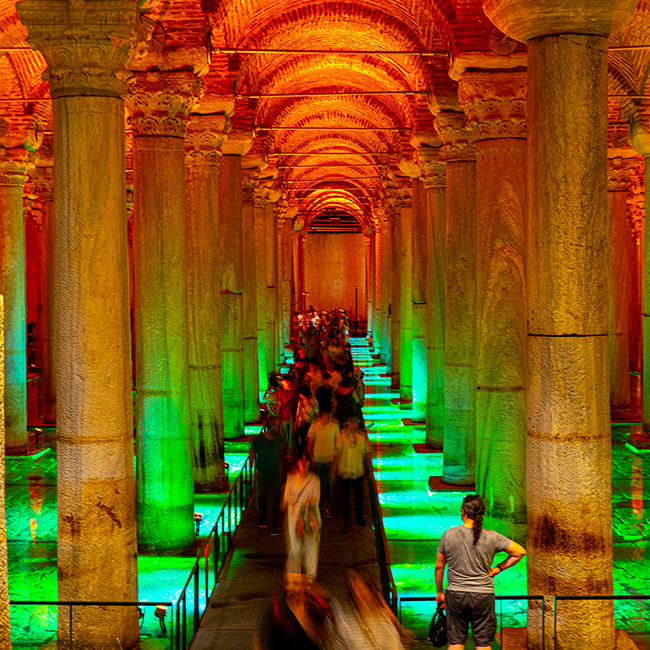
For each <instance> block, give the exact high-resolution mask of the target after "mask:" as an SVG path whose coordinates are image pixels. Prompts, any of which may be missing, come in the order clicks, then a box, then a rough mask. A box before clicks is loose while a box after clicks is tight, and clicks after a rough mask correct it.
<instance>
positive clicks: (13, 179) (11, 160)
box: [0, 147, 35, 187]
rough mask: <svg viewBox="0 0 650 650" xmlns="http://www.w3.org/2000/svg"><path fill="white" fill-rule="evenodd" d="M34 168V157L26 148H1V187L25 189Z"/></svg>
mask: <svg viewBox="0 0 650 650" xmlns="http://www.w3.org/2000/svg"><path fill="white" fill-rule="evenodd" d="M34 167H35V164H34V155H33V154H32V153H31V152H30V151H28V150H27V149H25V148H24V147H16V148H14V149H3V148H0V185H3V186H5V187H7V186H10V187H23V186H24V185H25V181H26V180H27V174H28V173H29V172H30V171H31V170H32V169H34Z"/></svg>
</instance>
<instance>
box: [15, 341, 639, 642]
mask: <svg viewBox="0 0 650 650" xmlns="http://www.w3.org/2000/svg"><path fill="white" fill-rule="evenodd" d="M353 353H354V356H355V359H356V363H357V365H360V366H361V367H362V368H363V371H364V373H366V377H365V379H364V381H366V385H367V394H366V406H365V408H364V413H365V418H366V421H367V423H368V424H369V425H371V426H370V428H369V437H370V440H371V442H372V446H373V455H374V460H373V465H374V469H375V476H376V480H377V486H378V490H379V493H380V502H381V505H382V512H383V517H384V525H385V529H386V535H387V538H388V542H389V551H390V556H391V565H392V571H393V576H394V579H395V582H396V585H397V589H398V592H399V594H400V595H401V596H429V595H430V596H433V595H435V594H434V591H435V587H434V584H433V567H434V563H435V555H436V548H437V545H438V541H439V539H440V537H441V536H442V534H443V532H444V531H445V530H446V529H447V528H449V527H451V526H456V525H459V524H460V519H459V506H460V502H461V500H462V497H463V495H464V492H462V491H452V490H449V491H437V492H433V491H431V490H430V489H429V486H428V479H429V477H430V476H441V475H442V455H441V454H440V453H423V454H420V453H416V452H415V451H414V449H413V443H414V442H424V430H423V429H422V428H419V429H418V428H415V429H414V428H413V427H411V426H405V425H404V424H403V422H402V419H403V418H409V417H411V412H410V411H409V410H404V409H399V408H398V406H397V405H394V404H391V402H390V400H391V399H394V398H396V397H398V396H399V392H398V391H395V390H391V389H390V386H389V382H390V379H389V378H387V377H380V376H379V375H380V374H382V373H385V367H383V366H373V365H372V363H373V361H372V360H371V359H370V356H369V353H368V351H367V349H365V348H362V347H355V348H354V349H353ZM630 430H631V427H630V426H619V425H616V426H613V428H612V458H613V467H612V469H613V497H612V505H613V534H614V593H617V594H626V593H638V594H642V593H645V594H648V593H650V563H648V562H646V561H645V555H646V547H647V545H648V542H647V540H648V538H649V534H650V520H649V519H648V517H647V516H646V509H647V508H648V505H649V504H650V495H649V494H648V492H649V490H650V476H649V474H650V455H648V454H645V455H644V454H639V453H636V452H634V450H633V449H632V448H630V447H626V445H625V442H626V440H627V436H628V434H629V432H630ZM257 432H258V428H257V427H246V433H247V434H254V433H257ZM41 444H42V445H44V446H47V447H49V451H47V453H45V454H43V455H41V456H40V457H38V458H25V459H7V461H6V490H7V496H6V509H7V536H8V541H9V544H8V549H9V589H10V597H11V598H12V599H29V600H46V599H51V600H56V597H57V584H56V535H57V521H56V442H55V439H54V435H53V431H51V430H49V431H48V430H45V431H44V433H43V435H42V436H41ZM248 447H249V443H248V442H245V441H229V442H226V460H227V461H228V462H229V463H230V466H229V476H230V479H231V480H232V479H233V478H234V477H235V476H237V474H238V473H239V471H240V470H241V467H242V465H243V463H244V460H245V458H246V455H247V453H248ZM224 499H225V496H224V495H205V494H197V495H195V507H194V511H195V512H200V513H202V516H203V521H202V523H201V528H200V533H199V535H200V536H204V535H206V534H207V533H208V532H209V530H210V529H211V528H212V527H213V525H214V523H215V521H216V518H217V516H218V514H219V512H220V510H221V506H222V504H223V502H224ZM193 562H194V560H193V558H180V557H167V556H166V557H155V556H148V557H140V558H139V559H138V570H139V578H138V583H139V599H140V600H143V601H150V602H155V601H160V600H172V601H173V600H175V599H176V598H177V597H178V594H179V593H180V591H181V589H182V586H183V584H184V582H185V580H186V579H187V576H188V575H189V572H190V568H191V566H192V564H193ZM497 593H498V594H502V595H516V594H525V593H526V563H525V561H522V562H520V563H519V564H518V565H516V566H515V567H514V568H512V569H509V570H508V572H507V573H505V574H504V575H503V576H502V577H500V578H498V583H497ZM200 596H201V597H204V594H203V592H201V594H200ZM188 607H189V608H190V610H191V608H192V601H191V599H190V600H188ZM648 607H650V602H649V603H648V604H634V603H617V604H616V607H615V611H616V621H617V627H619V628H623V629H627V630H628V631H630V632H631V633H632V635H633V638H634V639H635V641H636V642H637V644H638V646H639V648H641V649H642V650H648V649H650V642H648V641H646V637H647V636H650V634H649V632H648V630H647V629H646V627H645V623H644V617H645V618H646V619H647V618H650V617H648V616H647V614H646V610H647V609H648ZM500 609H501V612H499V610H500ZM497 611H498V613H500V614H502V621H503V625H505V626H523V625H525V621H526V605H525V603H524V602H512V601H509V602H506V603H503V605H502V608H499V607H498V609H497ZM432 613H433V605H432V604H430V603H417V604H414V603H404V604H403V607H402V617H403V622H404V624H405V625H406V626H407V627H410V628H411V629H413V630H414V631H415V632H416V634H417V635H418V637H419V638H423V637H425V636H426V629H427V627H428V623H429V621H430V618H431V615H432ZM55 632H56V611H55V608H53V607H29V608H27V607H13V608H12V637H13V641H14V645H15V646H16V647H23V648H31V647H33V648H36V647H38V646H39V645H42V644H43V643H44V642H45V641H46V640H48V639H49V638H52V637H53V636H54V635H55ZM142 632H143V635H145V636H147V635H148V636H156V635H157V634H159V627H158V621H157V620H156V619H155V618H154V616H153V611H148V612H147V613H146V614H145V619H144V624H143V626H142ZM421 647H424V646H421ZM468 648H469V645H468Z"/></svg>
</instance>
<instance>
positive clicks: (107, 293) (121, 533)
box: [17, 0, 139, 650]
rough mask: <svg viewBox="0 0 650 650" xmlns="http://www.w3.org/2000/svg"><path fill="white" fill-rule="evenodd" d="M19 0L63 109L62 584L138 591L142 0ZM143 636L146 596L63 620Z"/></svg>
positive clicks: (75, 591)
mask: <svg viewBox="0 0 650 650" xmlns="http://www.w3.org/2000/svg"><path fill="white" fill-rule="evenodd" d="M17 9H18V12H19V16H20V18H21V21H22V23H23V24H24V25H25V26H26V27H27V29H28V31H29V37H28V40H29V42H30V44H31V45H32V47H34V48H37V49H39V50H40V51H41V52H42V53H43V55H44V57H45V60H46V62H47V65H48V67H47V71H46V73H45V76H46V78H47V79H49V82H50V93H51V95H52V109H53V114H54V129H53V130H54V181H55V182H54V211H55V216H56V218H55V224H54V249H55V253H56V255H55V258H54V295H55V298H56V303H55V306H54V308H55V316H54V317H55V325H56V342H57V360H56V376H57V387H58V395H57V397H58V399H57V406H58V409H57V456H58V480H57V484H58V485H57V492H58V497H57V499H58V559H57V562H58V596H59V598H60V599H61V600H111V601H132V600H137V597H138V589H137V570H136V551H137V549H136V520H135V500H134V494H135V484H134V475H133V402H132V397H131V389H132V384H131V354H130V342H131V336H130V327H129V298H128V263H127V240H126V202H125V197H126V187H125V183H126V181H125V178H126V174H125V151H124V101H123V99H122V97H123V94H124V91H125V88H124V82H123V79H125V77H126V66H127V65H128V62H129V60H130V57H131V56H132V46H133V44H134V40H135V34H134V28H133V26H134V25H135V21H136V7H135V4H134V3H133V2H130V1H125V2H120V1H119V0H118V1H116V2H114V3H111V4H110V5H109V6H106V3H104V2H100V1H98V0H87V1H86V2H85V3H84V6H83V7H81V8H80V7H79V6H78V5H71V4H70V3H69V2H66V1H64V0H60V1H59V0H55V1H53V2H48V3H47V4H46V5H43V3H41V2H40V1H39V0H25V1H24V2H20V3H19V4H18V6H17ZM70 188H74V191H70ZM107 540H110V543H107ZM70 620H71V622H72V630H70ZM138 636H139V629H138V615H137V610H136V608H122V607H119V608H118V607H115V608H109V609H106V608H92V607H77V608H75V609H74V610H73V612H72V619H70V617H69V612H68V611H67V609H66V610H62V611H61V616H60V618H59V624H58V648H60V649H62V648H63V649H66V650H67V649H69V648H71V647H74V648H77V647H79V645H81V644H83V647H84V648H88V649H89V650H106V649H108V648H110V649H115V650H117V649H120V650H130V649H132V648H136V647H137V646H138V644H139V639H138ZM70 639H71V640H72V644H70V641H69V640H70Z"/></svg>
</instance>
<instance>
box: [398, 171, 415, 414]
mask: <svg viewBox="0 0 650 650" xmlns="http://www.w3.org/2000/svg"><path fill="white" fill-rule="evenodd" d="M409 185H411V183H410V182H409ZM409 189H410V188H409ZM405 194H406V193H405ZM408 194H409V195H408V196H404V198H403V200H402V207H401V209H400V233H401V241H400V253H401V255H400V259H401V266H400V347H399V351H400V362H399V367H400V370H399V396H400V399H401V400H403V401H404V402H410V401H411V400H412V398H413V303H412V302H411V300H412V299H411V295H412V286H413V250H412V246H413V245H412V239H413V238H412V219H413V208H412V202H411V196H410V192H409V193H408Z"/></svg>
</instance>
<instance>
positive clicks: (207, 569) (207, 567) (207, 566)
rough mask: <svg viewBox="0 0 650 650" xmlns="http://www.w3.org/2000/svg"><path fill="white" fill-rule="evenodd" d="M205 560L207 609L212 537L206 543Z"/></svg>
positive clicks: (206, 605) (206, 604)
mask: <svg viewBox="0 0 650 650" xmlns="http://www.w3.org/2000/svg"><path fill="white" fill-rule="evenodd" d="M203 560H204V562H205V607H206V609H207V607H208V605H209V604H210V538H209V537H208V539H207V541H206V543H205V551H204V552H203Z"/></svg>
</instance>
